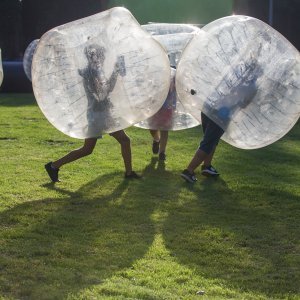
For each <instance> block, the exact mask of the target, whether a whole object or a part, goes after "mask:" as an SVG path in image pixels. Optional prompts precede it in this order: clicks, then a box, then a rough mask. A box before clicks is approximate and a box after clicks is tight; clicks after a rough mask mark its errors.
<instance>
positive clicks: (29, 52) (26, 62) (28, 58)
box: [23, 39, 39, 81]
mask: <svg viewBox="0 0 300 300" xmlns="http://www.w3.org/2000/svg"><path fill="white" fill-rule="evenodd" d="M38 42H39V40H38V39H37V40H33V41H32V42H31V43H30V44H29V45H28V46H27V48H26V50H25V52H24V57H23V68H24V72H25V74H26V76H27V78H28V79H29V80H30V81H31V66H32V58H33V54H34V51H35V49H36V47H37V44H38Z"/></svg>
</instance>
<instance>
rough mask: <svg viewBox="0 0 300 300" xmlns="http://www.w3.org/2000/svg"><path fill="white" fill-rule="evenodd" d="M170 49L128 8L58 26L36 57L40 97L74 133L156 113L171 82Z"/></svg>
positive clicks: (48, 112) (91, 132)
mask: <svg viewBox="0 0 300 300" xmlns="http://www.w3.org/2000/svg"><path fill="white" fill-rule="evenodd" d="M169 78H170V67H169V60H168V57H167V54H166V53H165V51H164V49H163V48H162V47H161V45H160V44H159V43H158V42H156V41H155V40H154V39H153V38H152V37H151V35H150V34H148V33H146V32H145V31H144V30H143V29H142V28H141V26H140V25H139V24H138V22H137V21H136V20H135V18H134V17H133V16H132V15H131V13H130V12H129V11H128V10H126V9H125V8H119V7H118V8H112V9H110V10H108V11H105V12H102V13H99V14H96V15H93V16H90V17H87V18H84V19H80V20H77V21H74V22H71V23H67V24H65V25H62V26H59V27H56V28H54V29H52V30H50V31H49V32H47V33H46V34H45V35H43V36H42V38H41V39H40V41H39V43H38V46H37V48H36V51H35V54H34V57H33V63H32V82H33V89H34V94H35V96H36V99H37V102H38V104H39V106H40V108H41V110H42V111H43V113H44V114H45V116H46V117H47V119H48V120H49V121H50V122H51V123H52V124H53V125H54V126H55V127H56V128H57V129H59V130H60V131H62V132H63V133H65V134H67V135H69V136H71V137H75V138H88V137H97V136H99V135H101V134H102V133H110V132H114V131H117V130H121V129H124V128H126V127H129V126H131V125H133V124H135V123H137V122H139V121H142V120H145V119H147V118H149V117H150V116H152V115H153V114H155V113H156V112H157V111H158V110H159V109H160V107H161V106H162V104H163V102H164V100H165V98H166V96H167V94H168V91H169V85H170V81H169Z"/></svg>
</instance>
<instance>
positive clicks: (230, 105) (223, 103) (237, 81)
mask: <svg viewBox="0 0 300 300" xmlns="http://www.w3.org/2000/svg"><path fill="white" fill-rule="evenodd" d="M262 74H263V72H262V69H261V67H260V65H259V64H258V61H257V60H256V59H255V58H254V57H253V56H251V55H250V59H249V60H246V61H242V62H241V63H239V64H238V65H237V66H236V68H235V69H234V70H233V72H232V73H231V74H230V75H229V76H228V77H226V78H225V80H224V81H222V82H221V84H220V86H219V87H218V88H217V89H216V91H215V92H214V93H213V94H212V95H211V97H208V99H207V101H206V102H205V103H204V106H203V111H202V112H201V123H202V129H203V134H204V135H203V139H202V140H201V142H200V146H199V148H198V150H197V151H196V153H195V154H194V157H193V158H192V160H191V161H190V163H189V164H188V166H187V168H186V169H184V170H183V171H182V173H181V177H182V178H184V179H185V180H186V181H187V182H190V183H194V182H195V181H197V178H196V176H195V169H196V168H198V167H199V166H200V165H201V164H202V166H201V174H202V175H204V176H211V177H217V176H219V175H220V174H219V172H218V171H217V170H216V169H215V168H214V167H213V166H212V159H213V156H214V153H215V150H216V147H217V145H218V143H219V141H220V139H221V137H222V135H223V134H224V132H225V130H226V129H227V127H228V125H229V123H230V122H231V121H232V119H233V118H234V115H235V114H236V113H237V112H238V111H240V110H241V109H245V108H246V107H247V106H248V105H249V104H250V103H251V102H252V100H253V99H254V98H255V95H256V93H257V90H258V85H257V80H258V79H259V78H260V76H261V75H262ZM222 84H223V86H222ZM225 85H226V87H227V90H226V89H225V87H224V86H225ZM220 91H222V93H221V92H220ZM224 91H225V93H224ZM191 94H192V95H195V94H196V91H195V90H193V89H192V90H191ZM214 97H215V99H218V100H219V101H218V103H220V106H219V107H217V108H216V107H215V106H216V105H214V108H212V107H211V103H214V101H213V100H214ZM220 97H221V98H220ZM207 112H210V114H211V115H214V116H215V117H216V119H217V120H218V121H219V124H220V125H222V127H221V126H219V125H218V124H216V123H215V122H214V121H213V120H212V119H210V118H209V117H208V116H207Z"/></svg>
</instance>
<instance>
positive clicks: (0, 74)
mask: <svg viewBox="0 0 300 300" xmlns="http://www.w3.org/2000/svg"><path fill="white" fill-rule="evenodd" d="M2 81H3V68H2V57H1V49H0V86H1V84H2Z"/></svg>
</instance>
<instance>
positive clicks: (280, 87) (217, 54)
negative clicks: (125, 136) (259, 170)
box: [176, 16, 300, 149]
mask: <svg viewBox="0 0 300 300" xmlns="http://www.w3.org/2000/svg"><path fill="white" fill-rule="evenodd" d="M299 86H300V58H299V52H298V50H297V49H296V48H295V47H294V46H293V45H292V44H291V43H290V42H289V41H288V40H286V39H285V38H284V37H283V36H282V35H281V34H280V33H278V32H277V31H276V30H274V29H273V28H272V27H270V26H269V25H267V24H265V23H264V22H262V21H260V20H257V19H255V18H252V17H247V16H230V17H225V18H222V19H218V20H216V21H214V22H212V23H209V24H207V25H206V26H204V27H203V28H202V30H201V31H199V32H198V33H197V35H195V37H194V38H193V39H192V40H191V41H190V43H189V44H188V45H187V47H186V49H185V50H184V52H183V54H182V57H181V59H180V61H179V63H178V67H177V75H176V89H177V93H178V95H179V97H180V99H181V101H182V103H183V104H184V106H185V108H186V109H187V110H188V111H189V112H190V113H191V114H192V115H193V116H194V117H195V118H197V119H198V120H199V119H200V115H201V114H200V112H201V111H203V112H204V113H205V114H206V115H207V116H208V117H209V118H211V119H212V120H213V121H215V122H216V123H217V124H218V125H219V126H221V127H222V128H223V129H224V130H225V134H224V136H223V137H222V138H223V139H224V140H225V141H226V142H228V143H229V144H231V145H233V146H236V147H238V148H242V149H254V148H260V147H264V146H267V145H269V144H271V143H273V142H275V141H277V140H278V139H280V138H281V137H283V136H284V135H285V134H286V133H287V132H288V131H289V130H290V129H291V128H292V127H293V126H294V124H295V123H296V122H297V120H298V119H299V116H300V89H299Z"/></svg>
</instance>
